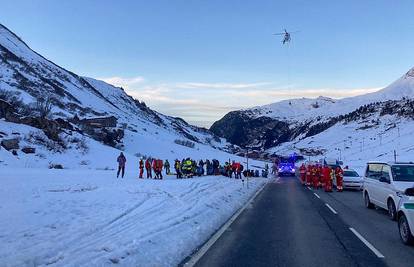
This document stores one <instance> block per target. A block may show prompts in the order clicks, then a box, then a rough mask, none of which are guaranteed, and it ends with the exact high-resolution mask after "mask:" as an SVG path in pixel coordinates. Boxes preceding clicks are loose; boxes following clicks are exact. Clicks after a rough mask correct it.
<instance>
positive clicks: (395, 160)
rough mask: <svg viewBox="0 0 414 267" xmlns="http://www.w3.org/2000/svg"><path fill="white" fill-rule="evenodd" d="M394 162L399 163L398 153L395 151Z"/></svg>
mask: <svg viewBox="0 0 414 267" xmlns="http://www.w3.org/2000/svg"><path fill="white" fill-rule="evenodd" d="M394 162H397V151H395V149H394Z"/></svg>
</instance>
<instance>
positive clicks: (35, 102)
mask: <svg viewBox="0 0 414 267" xmlns="http://www.w3.org/2000/svg"><path fill="white" fill-rule="evenodd" d="M1 118H3V119H2V120H0V141H2V142H3V147H8V148H9V149H8V151H5V150H2V149H0V153H2V157H1V159H0V161H1V160H2V161H3V162H6V163H7V164H11V163H10V162H23V161H22V160H17V159H26V158H28V159H30V160H26V161H24V162H26V163H25V164H26V165H27V164H28V163H27V162H31V163H30V164H29V165H34V166H37V165H39V164H40V165H45V164H49V163H50V161H51V160H50V159H49V156H48V155H49V154H48V153H49V152H48V150H51V149H53V150H55V152H58V155H54V156H53V158H54V160H56V159H57V160H58V161H60V163H62V164H63V163H65V164H66V165H69V166H73V165H76V164H80V163H81V162H82V164H83V165H88V164H90V163H89V162H91V161H92V162H96V163H100V162H102V167H106V165H105V164H106V163H105V164H104V163H103V162H105V161H102V158H99V157H96V154H95V158H93V157H92V158H87V159H85V160H81V159H79V160H74V157H71V156H68V155H69V154H70V153H72V154H73V155H77V154H79V150H78V149H76V146H77V147H79V146H85V147H86V146H89V148H90V149H92V147H93V148H94V149H96V150H97V151H99V150H102V151H106V152H103V153H101V154H108V155H109V154H111V155H112V154H116V153H119V151H118V152H117V151H116V150H117V149H121V150H123V151H126V152H127V153H129V154H131V155H137V156H153V157H163V158H167V157H170V158H183V157H186V156H192V155H193V154H198V156H199V157H200V158H201V157H213V156H214V155H215V156H216V157H220V155H223V158H227V159H228V154H227V153H225V152H223V151H224V150H227V151H228V150H229V149H231V148H232V147H233V146H232V145H230V144H229V143H227V142H226V141H225V140H224V139H221V138H218V137H217V136H215V135H214V134H212V133H211V132H210V131H208V130H206V129H204V128H199V127H195V126H192V125H189V124H188V123H186V122H185V121H184V120H182V119H180V118H173V117H170V116H166V115H163V114H160V113H158V112H156V111H153V110H151V109H150V108H148V107H147V106H146V105H145V103H143V102H140V101H139V100H137V99H133V98H132V97H131V96H129V95H128V94H127V93H126V92H125V91H124V90H123V89H122V88H119V87H115V86H112V85H110V84H107V83H105V82H103V81H99V80H96V79H93V78H88V77H81V76H79V75H77V74H75V73H73V72H71V71H68V70H66V69H64V68H62V67H60V66H58V65H56V64H55V63H53V62H51V61H50V60H48V59H46V58H45V57H43V56H42V55H39V54H38V53H36V52H35V51H33V50H32V49H31V48H30V47H29V46H28V45H27V44H26V43H24V42H23V41H22V39H20V38H19V37H18V36H17V35H16V34H14V33H13V32H11V31H10V30H9V29H7V28H6V27H5V26H3V25H1V24H0V119H1ZM16 139H17V142H18V144H16V142H14V141H13V140H16ZM7 142H8V143H7ZM50 142H52V143H50ZM102 144H106V145H109V146H111V147H108V146H103V145H102ZM13 147H18V148H13ZM24 147H29V148H30V147H32V148H35V150H36V149H37V151H36V152H35V157H32V156H30V155H29V154H25V153H21V152H20V151H19V150H21V149H22V148H24ZM13 150H14V152H13ZM26 151H29V152H30V150H26ZM11 152H13V153H15V154H16V152H17V156H16V155H14V156H11V155H12V154H11ZM95 152H96V151H95ZM97 153H98V154H99V152H97ZM89 154H92V153H85V155H83V156H85V157H86V155H89ZM39 155H40V156H39ZM59 155H61V156H59ZM5 158H8V159H9V160H8V161H5V160H4V159H5ZM75 158H76V157H75ZM14 159H16V160H17V161H16V160H14ZM111 160H113V158H112V159H111ZM16 164H17V163H16Z"/></svg>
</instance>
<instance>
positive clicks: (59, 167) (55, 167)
mask: <svg viewBox="0 0 414 267" xmlns="http://www.w3.org/2000/svg"><path fill="white" fill-rule="evenodd" d="M49 169H60V170H61V169H63V165H62V164H50V165H49Z"/></svg>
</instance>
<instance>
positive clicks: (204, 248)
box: [184, 183, 266, 267]
mask: <svg viewBox="0 0 414 267" xmlns="http://www.w3.org/2000/svg"><path fill="white" fill-rule="evenodd" d="M265 186H266V183H265V184H264V185H263V186H262V187H261V188H260V189H259V190H257V191H256V193H255V194H254V195H253V196H252V197H251V198H250V199H249V201H247V203H246V204H244V206H243V207H241V208H240V209H239V210H238V211H237V212H236V213H235V214H233V216H231V218H230V219H229V220H228V221H227V222H226V223H225V224H224V225H223V226H222V227H221V228H220V229H219V230H218V231H217V232H215V233H214V234H213V236H212V237H211V238H210V239H209V240H208V241H207V242H206V243H204V245H203V246H202V247H201V248H200V249H199V250H198V251H197V252H196V253H195V254H194V255H193V256H192V257H191V258H190V259H189V260H188V261H187V262H186V263H185V264H184V266H186V267H193V266H194V265H196V263H197V262H198V261H199V260H200V259H201V258H202V257H203V256H204V254H206V252H207V251H208V250H209V249H210V248H211V247H212V246H213V245H214V243H216V241H217V240H218V239H219V238H220V236H221V235H222V234H223V233H224V232H226V230H227V228H229V227H230V225H231V224H232V223H233V222H234V221H235V220H236V219H237V217H239V215H240V214H241V213H242V212H243V211H244V210H245V209H246V208H247V207H248V206H250V205H252V202H253V200H254V199H255V198H256V197H257V196H258V195H259V194H260V192H262V190H263V189H264V188H265Z"/></svg>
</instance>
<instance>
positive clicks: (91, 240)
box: [0, 168, 267, 267]
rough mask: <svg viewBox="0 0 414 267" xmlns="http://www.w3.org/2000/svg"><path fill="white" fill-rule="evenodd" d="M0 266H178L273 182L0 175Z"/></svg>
mask: <svg viewBox="0 0 414 267" xmlns="http://www.w3.org/2000/svg"><path fill="white" fill-rule="evenodd" d="M0 177H1V178H0V181H1V184H2V186H1V188H0V203H1V204H0V214H2V216H1V220H0V266H19V267H21V266H109V265H113V264H117V265H118V266H175V265H177V264H178V263H180V262H181V261H182V260H183V259H184V258H185V257H186V256H188V255H190V254H191V253H192V252H193V250H194V249H195V248H197V247H198V246H200V245H201V244H202V243H203V242H205V241H206V239H208V238H209V237H210V235H212V234H213V233H214V232H215V230H217V229H218V228H219V227H220V226H221V225H222V224H223V223H224V222H225V221H226V220H227V219H228V218H229V217H230V216H231V215H232V214H233V213H234V212H235V211H236V210H237V209H239V208H240V207H242V205H243V204H244V203H245V202H246V201H247V200H248V199H249V198H250V197H251V196H252V194H253V193H254V192H255V191H256V190H258V189H259V188H260V187H261V186H262V185H264V183H265V182H266V181H267V179H264V178H254V179H251V180H250V181H249V186H248V187H247V185H245V186H243V184H242V182H241V181H240V180H235V179H229V178H226V177H221V176H217V177H214V176H211V177H201V178H193V179H184V180H176V179H175V178H173V177H168V178H167V179H166V180H146V179H145V180H142V179H136V175H135V174H133V173H131V172H127V174H126V177H125V178H124V179H116V176H115V172H114V171H97V170H79V169H77V170H44V169H27V168H26V169H7V168H1V169H0Z"/></svg>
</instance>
